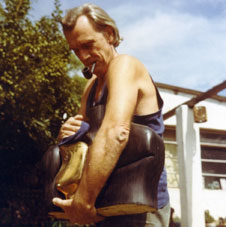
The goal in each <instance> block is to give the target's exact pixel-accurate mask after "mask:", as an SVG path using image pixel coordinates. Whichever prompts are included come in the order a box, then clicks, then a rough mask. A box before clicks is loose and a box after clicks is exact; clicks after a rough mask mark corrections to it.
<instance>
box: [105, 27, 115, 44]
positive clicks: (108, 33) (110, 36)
mask: <svg viewBox="0 0 226 227" xmlns="http://www.w3.org/2000/svg"><path fill="white" fill-rule="evenodd" d="M104 36H105V38H106V40H107V41H108V43H109V44H113V42H114V37H115V36H114V31H113V29H112V28H111V27H110V26H106V27H105V29H104Z"/></svg>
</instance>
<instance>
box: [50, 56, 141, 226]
mask: <svg viewBox="0 0 226 227" xmlns="http://www.w3.org/2000/svg"><path fill="white" fill-rule="evenodd" d="M138 69H139V67H138V63H137V60H136V59H134V58H131V57H129V56H126V55H122V56H118V57H117V58H116V59H114V60H113V61H112V62H111V64H110V66H109V70H108V73H107V87H108V100H107V105H106V112H105V116H104V119H103V122H102V124H101V127H100V129H99V130H98V132H97V134H96V137H95V139H94V141H93V144H92V145H91V147H90V148H89V154H88V158H87V162H86V166H85V169H84V172H83V176H82V179H81V181H80V184H79V186H78V190H77V191H76V193H75V195H74V197H73V199H71V200H59V199H57V200H56V199H55V200H54V204H55V205H58V206H61V207H62V208H63V209H64V210H65V212H66V213H67V214H68V215H69V217H70V220H71V221H72V222H77V223H81V224H82V223H92V222H93V221H98V217H97V216H96V209H95V207H94V206H95V201H96V198H97V196H98V194H99V193H100V191H101V189H102V188H103V186H104V184H105V182H106V181H107V179H108V177H109V176H110V174H111V173H112V171H113V169H114V167H115V165H116V163H117V161H118V159H119V157H120V155H121V152H122V151H123V149H124V148H125V146H126V144H127V142H128V138H129V130H130V122H131V119H132V116H133V114H134V110H135V107H136V104H137V97H138V90H139V88H138V84H139V83H138V82H137V80H139V78H138V76H137V70H138Z"/></svg>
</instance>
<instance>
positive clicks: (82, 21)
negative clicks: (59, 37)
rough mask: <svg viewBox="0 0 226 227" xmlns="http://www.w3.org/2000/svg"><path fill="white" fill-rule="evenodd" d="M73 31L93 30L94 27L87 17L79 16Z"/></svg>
mask: <svg viewBox="0 0 226 227" xmlns="http://www.w3.org/2000/svg"><path fill="white" fill-rule="evenodd" d="M74 29H75V30H76V31H83V30H87V29H92V30H94V27H93V24H92V23H91V22H90V20H89V19H88V17H87V16H85V15H81V16H79V17H78V19H77V21H76V24H75V27H74Z"/></svg>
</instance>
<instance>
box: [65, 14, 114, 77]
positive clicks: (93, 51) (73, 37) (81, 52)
mask: <svg viewBox="0 0 226 227" xmlns="http://www.w3.org/2000/svg"><path fill="white" fill-rule="evenodd" d="M64 34H65V37H66V39H67V41H68V44H69V47H70V49H71V50H73V51H74V52H75V54H76V55H77V56H78V58H79V59H80V61H81V62H82V63H83V64H84V65H85V66H88V67H91V66H92V64H93V63H94V62H96V67H95V70H94V73H95V74H97V75H104V74H105V73H106V72H107V68H108V65H109V63H110V61H111V60H112V58H113V54H114V52H113V49H114V48H113V46H112V45H111V44H109V39H110V35H109V34H108V33H107V32H106V33H102V32H100V31H97V30H96V29H95V28H94V26H93V25H92V23H91V22H90V21H89V20H88V18H87V17H86V16H80V17H79V18H78V19H77V22H76V25H75V27H74V29H73V30H72V31H65V33H64ZM104 34H106V35H104Z"/></svg>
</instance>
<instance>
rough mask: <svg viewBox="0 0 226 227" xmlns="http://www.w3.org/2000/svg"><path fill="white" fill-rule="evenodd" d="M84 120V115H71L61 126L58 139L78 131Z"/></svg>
mask: <svg viewBox="0 0 226 227" xmlns="http://www.w3.org/2000/svg"><path fill="white" fill-rule="evenodd" d="M83 120H84V118H83V116H82V115H80V114H78V115H76V116H75V117H70V118H69V119H68V120H67V121H66V122H65V123H64V124H63V125H62V126H61V128H60V131H59V134H58V137H57V140H58V141H59V142H60V141H61V140H62V139H63V138H65V137H68V136H71V135H73V134H74V133H76V132H77V131H78V130H79V129H80V127H81V124H82V121H83Z"/></svg>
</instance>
